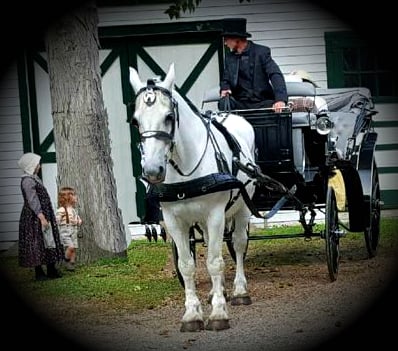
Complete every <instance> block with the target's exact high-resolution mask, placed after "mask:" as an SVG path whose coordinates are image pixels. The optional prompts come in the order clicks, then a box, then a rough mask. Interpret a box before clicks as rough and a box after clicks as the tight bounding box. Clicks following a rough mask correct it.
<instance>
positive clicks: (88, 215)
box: [46, 3, 127, 262]
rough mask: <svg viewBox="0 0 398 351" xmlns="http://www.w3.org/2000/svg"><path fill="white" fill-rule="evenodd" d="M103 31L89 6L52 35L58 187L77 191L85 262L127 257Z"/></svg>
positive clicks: (81, 257)
mask: <svg viewBox="0 0 398 351" xmlns="http://www.w3.org/2000/svg"><path fill="white" fill-rule="evenodd" d="M97 26H98V13H97V8H96V7H95V5H93V4H90V3H85V4H84V5H82V6H81V7H80V8H76V9H74V10H73V11H72V12H70V13H68V14H66V15H65V16H64V17H63V18H60V19H59V20H57V21H56V23H54V24H53V25H52V27H51V28H49V29H48V31H47V35H46V49H47V55H48V70H49V76H50V90H51V104H52V116H53V123H54V139H55V148H56V155H57V169H58V179H57V183H58V186H72V187H74V188H75V189H76V191H77V194H78V197H79V204H78V205H79V214H80V216H81V217H82V220H83V225H82V227H81V231H80V232H81V234H82V236H83V237H82V238H81V239H79V240H80V242H79V250H78V251H79V260H80V261H82V262H91V261H93V260H96V259H98V258H102V257H114V256H126V246H127V244H126V233H125V229H124V225H123V221H122V218H121V217H122V215H121V211H120V209H119V208H118V203H117V197H116V182H115V178H114V175H113V161H112V159H111V148H110V139H109V129H108V115H107V112H106V110H105V107H104V101H103V96H102V86H101V75H100V65H99V39H98V27H97Z"/></svg>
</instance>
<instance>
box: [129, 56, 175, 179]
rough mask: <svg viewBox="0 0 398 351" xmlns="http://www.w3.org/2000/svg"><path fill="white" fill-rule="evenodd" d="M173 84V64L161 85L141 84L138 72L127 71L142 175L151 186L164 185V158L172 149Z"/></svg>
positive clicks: (152, 81)
mask: <svg viewBox="0 0 398 351" xmlns="http://www.w3.org/2000/svg"><path fill="white" fill-rule="evenodd" d="M174 80H175V71H174V64H171V65H170V67H169V71H168V73H167V75H166V77H165V79H164V80H163V81H162V82H155V81H154V80H153V79H148V81H147V82H146V83H143V82H142V81H141V79H140V77H139V75H138V73H137V71H136V70H135V69H134V68H131V67H130V83H131V85H132V87H133V89H134V91H135V93H136V100H135V112H134V117H133V123H135V124H136V125H137V126H138V129H139V133H140V138H141V141H140V150H141V166H142V173H143V177H144V178H145V179H146V180H147V181H148V182H149V183H152V184H156V183H160V182H163V181H164V179H165V176H166V164H167V155H168V154H169V153H170V151H171V150H172V147H173V141H174V131H175V128H176V122H177V108H176V102H175V100H174V99H173V97H172V94H171V93H172V89H173V86H174ZM146 155H150V157H146Z"/></svg>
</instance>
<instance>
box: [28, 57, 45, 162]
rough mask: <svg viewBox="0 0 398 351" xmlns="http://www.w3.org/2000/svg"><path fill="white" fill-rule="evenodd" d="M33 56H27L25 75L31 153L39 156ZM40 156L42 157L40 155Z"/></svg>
mask: <svg viewBox="0 0 398 351" xmlns="http://www.w3.org/2000/svg"><path fill="white" fill-rule="evenodd" d="M33 57H34V55H33V53H32V52H29V53H28V54H27V75H28V82H29V104H30V119H31V129H32V145H33V152H36V153H38V154H40V134H39V116H38V112H37V95H36V89H35V81H36V79H35V67H34V62H35V61H34V59H33ZM41 156H42V155H41Z"/></svg>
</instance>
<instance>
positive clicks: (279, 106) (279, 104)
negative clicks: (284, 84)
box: [272, 101, 286, 113]
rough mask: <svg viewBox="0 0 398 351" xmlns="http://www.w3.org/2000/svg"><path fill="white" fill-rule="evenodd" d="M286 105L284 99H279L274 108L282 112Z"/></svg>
mask: <svg viewBox="0 0 398 351" xmlns="http://www.w3.org/2000/svg"><path fill="white" fill-rule="evenodd" d="M285 107H286V104H285V102H284V101H277V102H275V103H274V104H273V105H272V108H273V109H274V111H275V112H277V113H280V112H282V110H283V108H285Z"/></svg>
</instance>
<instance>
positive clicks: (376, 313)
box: [2, 240, 398, 351]
mask: <svg viewBox="0 0 398 351" xmlns="http://www.w3.org/2000/svg"><path fill="white" fill-rule="evenodd" d="M393 245H394V247H384V246H383V241H382V240H381V244H380V245H379V251H378V254H377V256H376V257H374V258H372V259H367V258H366V249H365V248H363V250H360V252H356V251H355V253H354V254H353V255H351V254H350V255H347V253H346V252H342V261H341V263H340V265H339V275H338V279H337V280H336V281H335V282H331V281H330V279H329V276H328V273H327V266H326V263H325V261H324V258H323V256H322V255H321V256H320V257H318V256H317V255H316V254H315V255H313V257H310V259H311V262H310V263H308V261H307V260H304V259H303V260H302V261H299V262H298V263H296V264H294V265H290V264H287V265H279V266H277V267H270V266H267V265H265V266H264V267H254V268H253V267H252V268H251V269H250V270H248V271H247V278H248V283H249V290H250V293H251V297H252V300H253V304H252V305H250V306H230V305H228V309H229V314H230V325H231V328H230V329H228V330H224V331H219V332H214V331H202V332H198V333H181V332H180V331H179V329H180V318H181V317H182V314H183V312H184V311H183V303H182V302H181V301H167V302H165V303H164V306H162V307H160V308H156V309H153V310H146V311H144V312H142V313H137V314H133V313H127V312H118V311H111V310H106V311H105V310H98V309H96V310H93V307H92V306H70V307H69V308H68V311H65V306H57V305H55V304H51V303H46V306H47V307H46V308H47V310H46V311H43V312H45V314H46V315H48V318H49V319H48V322H46V323H44V322H43V321H41V320H40V319H38V317H37V315H32V314H28V313H27V310H26V307H24V306H23V305H22V303H21V302H20V301H17V300H15V296H14V300H15V302H16V303H15V306H14V308H13V309H9V308H8V309H4V311H3V314H2V317H3V320H8V323H3V329H2V334H3V339H5V338H7V337H8V335H10V334H11V333H13V334H15V330H19V331H21V332H22V334H21V335H23V337H17V338H15V337H14V338H9V340H12V339H14V341H13V342H14V347H13V348H15V349H18V348H19V346H21V347H22V346H24V345H25V342H26V340H28V341H29V344H30V345H31V348H36V347H37V348H41V349H43V350H44V349H45V350H47V349H50V348H51V350H53V349H54V344H53V340H54V338H57V343H58V345H60V346H62V347H71V348H70V350H74V351H77V350H80V348H81V347H83V348H82V349H84V350H90V351H92V350H94V351H135V350H137V351H138V350H140V351H151V350H190V351H199V350H200V351H202V350H203V351H204V350H206V351H219V350H230V351H249V350H250V351H257V350H267V351H296V350H300V351H305V350H310V349H314V348H316V349H318V348H319V349H320V350H322V351H325V350H329V349H330V350H336V349H337V348H344V349H345V348H346V347H347V344H348V343H350V344H352V345H353V346H354V347H355V348H356V349H357V348H358V347H360V348H362V349H365V350H367V349H369V348H377V349H380V347H381V346H382V345H385V344H386V343H388V342H390V343H392V342H395V340H394V339H395V334H396V330H394V328H395V326H396V316H397V312H398V288H397V284H396V282H397V277H398V264H397V259H396V256H397V255H396V253H397V251H398V240H396V244H393ZM342 248H344V242H343V244H342ZM198 269H199V274H198V292H199V295H200V298H201V301H205V300H206V297H207V295H206V294H207V292H208V291H209V281H208V277H207V274H206V272H205V267H204V263H203V262H202V263H201V261H200V260H199V259H198ZM233 274H234V270H233V262H232V259H230V260H229V261H228V259H226V281H227V282H229V283H228V284H231V282H232V280H233ZM227 288H228V289H230V288H231V287H230V286H227ZM2 292H5V291H4V289H2ZM2 301H12V300H11V297H10V296H5V297H4V298H3V300H2ZM5 307H10V304H7V306H5ZM203 307H204V312H205V316H208V315H209V305H206V304H205V303H204V304H203ZM41 322H42V323H41ZM50 326H51V328H50ZM61 331H62V332H61ZM347 338H348V340H347ZM58 340H59V341H58ZM76 343H78V344H76Z"/></svg>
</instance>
